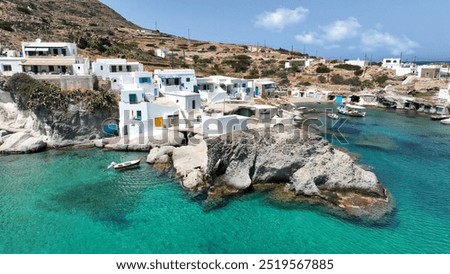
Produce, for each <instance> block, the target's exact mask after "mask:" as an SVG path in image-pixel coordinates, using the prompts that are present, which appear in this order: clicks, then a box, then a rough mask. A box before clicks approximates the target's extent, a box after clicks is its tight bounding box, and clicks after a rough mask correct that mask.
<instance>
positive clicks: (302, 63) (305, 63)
mask: <svg viewBox="0 0 450 274" xmlns="http://www.w3.org/2000/svg"><path fill="white" fill-rule="evenodd" d="M313 63H314V59H313V58H295V59H292V60H289V61H287V62H285V63H284V68H286V69H290V68H292V67H293V65H294V64H296V65H297V66H299V67H300V68H301V69H304V68H307V67H309V66H311V65H312V64H313Z"/></svg>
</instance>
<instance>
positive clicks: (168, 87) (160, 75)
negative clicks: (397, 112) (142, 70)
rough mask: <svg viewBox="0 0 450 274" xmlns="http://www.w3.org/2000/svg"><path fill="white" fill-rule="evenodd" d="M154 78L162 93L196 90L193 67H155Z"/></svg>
mask: <svg viewBox="0 0 450 274" xmlns="http://www.w3.org/2000/svg"><path fill="white" fill-rule="evenodd" d="M155 78H156V82H157V83H158V85H159V90H160V91H161V92H162V93H166V92H180V91H184V92H195V91H197V90H196V89H197V78H196V77H195V71H194V70H193V69H163V70H160V69H157V70H155Z"/></svg>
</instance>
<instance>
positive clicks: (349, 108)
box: [338, 104, 366, 117]
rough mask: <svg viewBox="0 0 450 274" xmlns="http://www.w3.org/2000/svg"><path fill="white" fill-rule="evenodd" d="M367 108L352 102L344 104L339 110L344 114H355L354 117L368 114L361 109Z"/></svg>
mask: <svg viewBox="0 0 450 274" xmlns="http://www.w3.org/2000/svg"><path fill="white" fill-rule="evenodd" d="M362 109H365V108H364V107H361V106H355V105H350V104H342V105H340V106H339V107H338V112H339V113H341V114H344V115H348V116H353V117H364V116H366V112H365V111H361V110H362Z"/></svg>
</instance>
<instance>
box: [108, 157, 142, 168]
mask: <svg viewBox="0 0 450 274" xmlns="http://www.w3.org/2000/svg"><path fill="white" fill-rule="evenodd" d="M140 162H141V159H137V160H133V161H128V162H123V163H119V164H118V163H115V162H112V163H111V164H110V165H109V166H108V169H110V168H114V169H115V170H125V169H131V168H136V167H139V163H140Z"/></svg>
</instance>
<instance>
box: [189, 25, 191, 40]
mask: <svg viewBox="0 0 450 274" xmlns="http://www.w3.org/2000/svg"><path fill="white" fill-rule="evenodd" d="M188 40H191V30H190V29H189V28H188Z"/></svg>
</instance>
